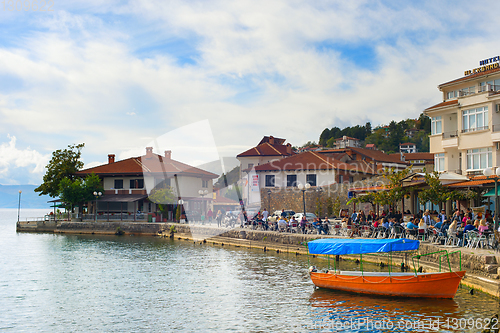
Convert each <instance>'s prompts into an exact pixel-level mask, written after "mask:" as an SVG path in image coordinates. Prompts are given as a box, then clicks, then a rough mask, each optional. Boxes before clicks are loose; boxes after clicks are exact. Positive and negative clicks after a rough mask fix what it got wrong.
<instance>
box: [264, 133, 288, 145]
mask: <svg viewBox="0 0 500 333" xmlns="http://www.w3.org/2000/svg"><path fill="white" fill-rule="evenodd" d="M273 141H274V144H275V145H284V144H285V141H286V139H281V138H275V137H274V136H272V135H270V136H265V137H263V138H262V140H260V142H259V145H261V144H263V143H266V142H269V143H271V144H273V143H272V142H273Z"/></svg>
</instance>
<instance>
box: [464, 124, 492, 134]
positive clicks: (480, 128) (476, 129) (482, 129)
mask: <svg viewBox="0 0 500 333" xmlns="http://www.w3.org/2000/svg"><path fill="white" fill-rule="evenodd" d="M488 129H489V126H481V127H471V128H466V129H463V130H462V133H470V132H479V131H486V130H488Z"/></svg>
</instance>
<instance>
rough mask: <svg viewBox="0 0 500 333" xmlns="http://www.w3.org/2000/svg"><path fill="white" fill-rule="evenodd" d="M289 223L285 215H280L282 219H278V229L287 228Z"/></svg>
mask: <svg viewBox="0 0 500 333" xmlns="http://www.w3.org/2000/svg"><path fill="white" fill-rule="evenodd" d="M286 227H287V224H286V220H285V218H284V217H283V216H280V219H279V220H278V230H286Z"/></svg>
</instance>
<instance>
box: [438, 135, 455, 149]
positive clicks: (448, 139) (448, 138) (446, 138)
mask: <svg viewBox="0 0 500 333" xmlns="http://www.w3.org/2000/svg"><path fill="white" fill-rule="evenodd" d="M441 144H442V146H443V148H445V149H446V148H456V147H458V131H451V132H444V133H443V141H442V143H441Z"/></svg>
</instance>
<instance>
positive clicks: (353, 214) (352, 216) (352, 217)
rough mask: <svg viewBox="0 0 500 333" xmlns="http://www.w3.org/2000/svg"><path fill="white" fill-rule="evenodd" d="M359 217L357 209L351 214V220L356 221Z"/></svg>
mask: <svg viewBox="0 0 500 333" xmlns="http://www.w3.org/2000/svg"><path fill="white" fill-rule="evenodd" d="M357 218H358V213H356V211H354V212H353V213H352V215H351V220H353V221H356V219H357Z"/></svg>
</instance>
